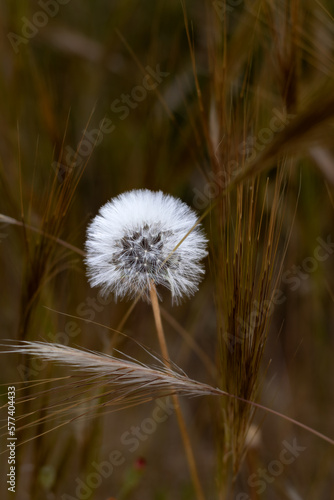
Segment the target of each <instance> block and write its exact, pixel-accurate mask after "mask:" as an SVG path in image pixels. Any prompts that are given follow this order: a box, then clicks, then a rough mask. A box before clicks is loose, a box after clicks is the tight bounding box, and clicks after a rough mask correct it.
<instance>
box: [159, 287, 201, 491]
mask: <svg viewBox="0 0 334 500" xmlns="http://www.w3.org/2000/svg"><path fill="white" fill-rule="evenodd" d="M150 297H151V303H152V309H153V315H154V321H155V326H156V329H157V334H158V340H159V344H160V349H161V354H162V356H163V358H164V361H165V365H166V366H167V367H168V368H171V362H170V357H169V354H168V348H167V343H166V338H165V334H164V330H163V326H162V321H161V314H160V306H159V301H158V296H157V291H156V288H155V284H154V283H153V282H152V283H151V286H150ZM172 398H173V404H174V408H175V413H176V416H177V421H178V425H179V429H180V432H181V436H182V440H183V446H184V450H185V452H186V456H187V460H188V466H189V470H190V474H191V477H192V480H193V483H194V487H195V491H196V495H197V499H198V500H205V497H204V493H203V490H202V487H201V483H200V481H199V477H198V472H197V467H196V462H195V457H194V453H193V450H192V447H191V442H190V438H189V434H188V432H187V427H186V423H185V421H184V418H183V415H182V410H181V407H180V403H179V398H178V397H177V395H176V394H173V395H172Z"/></svg>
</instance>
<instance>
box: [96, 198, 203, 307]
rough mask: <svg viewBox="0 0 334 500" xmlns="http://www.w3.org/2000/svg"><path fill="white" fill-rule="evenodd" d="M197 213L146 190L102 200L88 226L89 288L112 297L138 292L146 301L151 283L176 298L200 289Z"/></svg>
mask: <svg viewBox="0 0 334 500" xmlns="http://www.w3.org/2000/svg"><path fill="white" fill-rule="evenodd" d="M196 221H197V215H196V214H195V212H194V211H193V210H192V209H191V208H189V207H188V205H186V204H185V203H183V202H182V201H181V200H179V199H177V198H174V197H173V196H170V195H165V194H163V193H162V192H161V191H159V192H153V191H149V190H147V189H143V190H134V191H128V192H126V193H123V194H121V195H119V196H117V197H116V198H113V199H112V200H110V201H109V202H108V203H106V204H105V205H104V206H103V207H102V208H101V209H100V211H99V214H98V215H97V216H96V217H95V218H94V219H93V220H92V222H91V223H90V225H89V226H88V229H87V240H86V254H87V256H86V264H87V273H88V277H89V281H90V284H91V286H98V287H101V290H102V294H103V295H108V294H109V293H111V292H113V293H114V295H115V298H116V300H117V299H118V298H124V297H126V296H128V297H130V298H132V297H134V296H136V295H137V294H138V293H139V294H142V297H143V298H145V299H147V300H149V286H150V283H151V282H153V283H154V284H155V285H156V286H159V285H162V286H164V287H166V288H167V289H169V290H170V291H171V294H172V298H173V300H174V301H175V302H179V301H180V299H181V298H182V297H183V296H190V295H192V294H193V293H194V292H195V291H196V290H197V289H198V283H199V282H200V280H201V278H202V276H203V274H204V269H203V266H202V264H201V260H202V259H203V258H204V257H205V256H206V255H207V250H206V245H207V240H206V238H205V236H204V233H203V230H202V229H201V227H200V225H198V226H196V228H195V229H194V230H193V231H192V232H191V233H190V234H189V235H188V236H187V237H186V238H185V240H184V241H183V242H182V243H181V245H180V246H179V247H178V248H177V249H176V250H175V252H173V250H174V248H175V247H176V246H177V245H178V243H179V242H180V241H181V240H182V238H183V237H184V236H185V235H186V234H187V233H188V231H189V230H190V229H191V228H192V227H193V226H194V224H196Z"/></svg>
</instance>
